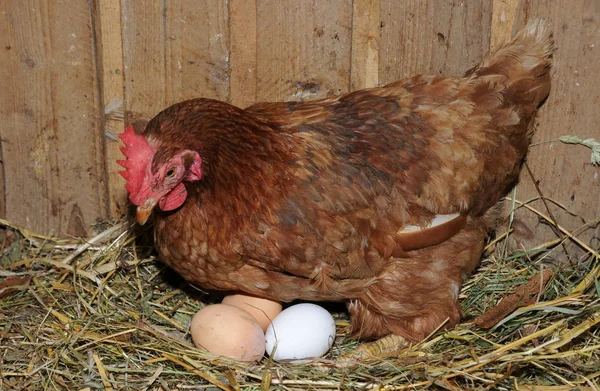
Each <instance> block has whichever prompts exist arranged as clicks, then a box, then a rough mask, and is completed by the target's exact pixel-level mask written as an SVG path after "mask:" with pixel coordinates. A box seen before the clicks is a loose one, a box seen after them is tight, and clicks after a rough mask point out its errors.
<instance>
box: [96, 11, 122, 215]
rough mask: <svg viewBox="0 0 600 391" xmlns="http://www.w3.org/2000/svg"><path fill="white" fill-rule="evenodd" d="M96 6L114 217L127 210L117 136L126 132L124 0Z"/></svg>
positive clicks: (110, 195)
mask: <svg viewBox="0 0 600 391" xmlns="http://www.w3.org/2000/svg"><path fill="white" fill-rule="evenodd" d="M96 6H97V7H98V8H96V9H95V11H96V12H95V17H96V26H97V31H98V34H97V39H98V41H99V42H100V45H98V47H99V50H98V57H99V61H98V63H99V65H100V75H101V77H102V98H103V102H104V132H105V137H104V140H105V143H106V144H105V151H106V169H107V176H108V198H109V208H110V214H111V216H115V217H118V216H120V215H121V214H123V213H124V212H125V211H126V210H127V206H128V203H127V191H126V190H125V180H124V179H123V177H121V176H120V175H119V171H120V170H122V169H123V168H122V167H121V166H119V165H118V164H117V162H116V161H117V160H118V159H122V154H121V151H120V150H119V147H120V145H121V142H120V140H119V139H118V138H117V135H118V134H119V133H121V132H123V127H124V126H123V125H124V123H123V36H122V30H121V0H102V1H98V2H97V3H96Z"/></svg>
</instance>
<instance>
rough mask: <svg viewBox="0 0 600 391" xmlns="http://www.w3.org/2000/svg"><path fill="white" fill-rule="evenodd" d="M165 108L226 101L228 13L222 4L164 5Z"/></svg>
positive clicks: (189, 1) (182, 1)
mask: <svg viewBox="0 0 600 391" xmlns="http://www.w3.org/2000/svg"><path fill="white" fill-rule="evenodd" d="M165 4H167V8H166V9H165V19H166V22H165V26H166V30H165V40H164V44H165V56H166V57H165V66H166V73H165V76H166V86H165V87H166V91H165V92H166V102H165V103H166V105H167V106H168V105H172V104H173V103H176V102H180V101H182V100H186V99H191V98H198V97H204V98H213V99H219V100H224V101H225V100H227V99H228V98H229V23H228V21H229V10H228V6H227V2H226V1H214V0H204V1H198V0H177V1H169V2H166V3H165Z"/></svg>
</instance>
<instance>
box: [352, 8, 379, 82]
mask: <svg viewBox="0 0 600 391" xmlns="http://www.w3.org/2000/svg"><path fill="white" fill-rule="evenodd" d="M380 10H381V0H354V2H353V9H352V68H351V69H352V73H351V75H350V78H351V82H350V89H351V90H359V89H362V88H371V87H376V86H377V85H378V84H379V45H380V38H381V32H380V30H381V17H380Z"/></svg>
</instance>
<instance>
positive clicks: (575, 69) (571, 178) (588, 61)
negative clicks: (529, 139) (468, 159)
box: [517, 0, 600, 256]
mask: <svg viewBox="0 0 600 391" xmlns="http://www.w3.org/2000/svg"><path fill="white" fill-rule="evenodd" d="M521 7H522V8H520V9H519V10H518V11H517V15H518V20H517V23H518V24H519V26H522V25H523V24H524V23H525V19H527V18H537V17H543V18H546V19H548V20H549V21H550V23H551V25H552V28H553V30H554V37H555V40H556V45H557V47H558V50H557V52H556V54H555V56H554V67H553V70H552V91H551V92H550V96H549V98H548V100H547V101H546V103H545V105H544V106H543V107H542V109H541V112H540V114H539V116H538V118H537V124H536V129H537V130H536V134H535V136H534V139H533V142H534V143H537V142H544V141H549V140H554V139H556V138H557V137H559V136H563V135H577V136H579V137H581V138H588V137H595V138H596V139H599V138H600V137H599V134H600V132H599V131H598V124H599V123H600V110H598V108H599V107H600V78H598V72H599V70H600V67H599V64H600V61H599V60H600V45H599V44H600V3H598V2H597V1H594V0H576V1H566V0H560V1H554V0H531V1H528V2H525V3H524V4H522V6H521ZM567 10H568V12H566V11H567ZM528 163H529V165H530V167H531V169H532V171H533V174H534V177H535V179H536V180H537V181H538V183H539V187H540V189H541V190H542V192H543V194H544V196H545V197H547V198H550V199H553V200H556V201H558V202H560V203H561V204H562V205H564V207H565V208H566V209H567V210H568V211H569V212H570V213H568V212H566V211H565V210H563V209H562V208H561V207H558V206H556V205H553V204H552V203H551V202H550V209H551V211H552V213H553V215H554V216H555V217H556V219H557V220H558V223H559V224H561V225H562V226H563V227H565V228H567V229H570V230H574V229H576V228H578V227H579V226H580V225H582V224H583V222H584V221H589V220H592V219H595V218H597V217H599V216H600V168H599V167H594V166H592V165H591V164H590V150H589V149H587V148H585V147H583V146H574V145H565V144H562V143H556V142H554V143H544V144H541V145H537V146H533V147H531V148H530V151H529V155H528ZM538 196H539V195H538V192H537V191H536V189H535V186H534V184H533V181H532V180H531V178H530V177H529V176H528V175H527V173H526V172H523V173H522V174H521V183H520V184H519V186H518V188H517V198H518V199H520V200H522V201H526V200H528V199H530V198H534V197H538ZM533 206H534V207H535V208H537V209H538V210H540V211H542V212H545V206H544V205H543V204H542V203H541V202H540V201H534V202H533ZM517 217H518V218H520V219H522V220H524V221H525V222H526V224H527V225H529V227H530V228H531V229H532V230H533V231H534V232H535V234H536V239H535V240H537V241H539V240H543V239H546V240H547V239H554V238H555V237H556V235H555V234H554V232H553V231H552V230H551V229H550V228H548V226H547V225H545V224H540V222H539V221H538V218H537V216H534V215H532V214H531V213H530V212H527V211H524V210H520V211H519V213H518V214H517ZM594 236H595V238H596V239H594ZM598 237H600V227H598V226H596V227H595V228H594V227H592V228H591V229H588V231H587V233H585V234H583V235H581V236H580V238H582V239H585V241H586V242H590V243H591V244H592V245H594V244H595V246H596V247H597V245H598ZM540 243H541V242H540ZM572 252H573V254H572V255H575V256H577V255H578V254H579V251H578V250H576V249H573V250H572ZM551 256H553V255H551Z"/></svg>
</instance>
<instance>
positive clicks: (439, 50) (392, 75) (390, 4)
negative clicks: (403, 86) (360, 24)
mask: <svg viewBox="0 0 600 391" xmlns="http://www.w3.org/2000/svg"><path fill="white" fill-rule="evenodd" d="M491 5H492V3H491V2H488V1H468V2H467V1H458V0H453V1H447V0H430V1H419V0H406V1H395V0H381V18H382V32H381V52H380V54H379V58H380V65H379V67H380V69H379V80H380V83H381V84H387V83H391V82H393V81H396V80H401V79H404V78H406V77H410V76H413V75H415V74H420V73H427V74H444V75H450V76H460V75H462V74H464V72H465V71H466V70H468V69H469V68H471V67H472V66H474V65H475V64H477V62H478V61H479V60H481V58H483V57H484V56H485V55H486V54H487V53H488V52H489V44H490V26H491V16H492V6H491Z"/></svg>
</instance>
